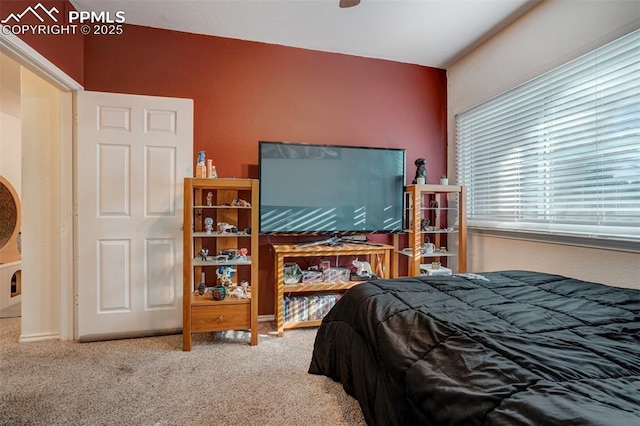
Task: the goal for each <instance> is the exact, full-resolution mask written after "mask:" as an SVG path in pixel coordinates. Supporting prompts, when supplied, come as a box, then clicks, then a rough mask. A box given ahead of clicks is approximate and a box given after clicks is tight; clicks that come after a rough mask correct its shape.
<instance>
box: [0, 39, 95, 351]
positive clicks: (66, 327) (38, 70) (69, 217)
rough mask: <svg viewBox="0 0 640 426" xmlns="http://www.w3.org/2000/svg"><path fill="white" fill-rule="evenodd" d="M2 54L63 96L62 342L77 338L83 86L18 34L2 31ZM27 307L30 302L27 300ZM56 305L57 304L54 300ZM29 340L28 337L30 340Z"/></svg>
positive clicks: (58, 235) (61, 124)
mask: <svg viewBox="0 0 640 426" xmlns="http://www.w3.org/2000/svg"><path fill="white" fill-rule="evenodd" d="M0 51H2V52H3V53H5V54H7V55H8V56H10V57H11V58H13V59H14V60H16V62H18V63H19V64H20V65H22V66H24V67H25V68H27V69H29V70H30V71H32V72H34V73H35V74H37V75H39V76H40V77H42V78H43V79H45V80H46V81H48V82H50V83H51V84H53V85H54V86H55V87H57V88H58V89H59V90H60V91H61V93H60V95H61V96H60V117H59V120H60V126H59V128H60V175H59V185H60V199H59V200H58V201H59V206H60V215H59V217H60V223H59V228H58V229H52V230H51V232H52V233H55V234H57V238H59V241H60V265H59V266H60V267H59V269H58V271H59V276H58V277H54V279H57V280H59V282H60V298H59V300H58V303H59V304H60V332H59V338H60V339H61V340H72V339H74V337H75V336H74V317H75V303H74V299H75V277H74V268H73V263H74V251H73V250H74V248H73V239H74V234H73V227H74V226H73V191H72V188H73V186H72V185H73V136H72V135H73V109H72V97H71V92H75V91H78V90H82V89H83V87H82V85H81V84H79V83H78V82H76V81H75V80H74V79H72V78H71V77H70V76H69V75H67V74H66V73H65V72H63V71H62V70H61V69H60V68H58V67H57V66H56V65H54V64H53V63H52V62H51V61H49V60H48V59H47V58H45V57H44V56H42V55H41V54H40V53H38V52H37V51H36V50H35V49H33V48H32V47H31V46H29V45H28V44H27V43H25V42H24V41H22V40H21V39H20V38H18V37H17V36H15V35H14V34H5V33H4V32H3V31H0ZM22 303H23V304H25V303H29V302H28V301H26V300H23V302H22ZM51 303H56V301H51ZM23 337H25V339H22V340H21V341H34V340H46V339H48V338H50V336H45V337H43V338H41V339H39V338H37V336H31V337H28V336H23ZM27 337H28V338H27Z"/></svg>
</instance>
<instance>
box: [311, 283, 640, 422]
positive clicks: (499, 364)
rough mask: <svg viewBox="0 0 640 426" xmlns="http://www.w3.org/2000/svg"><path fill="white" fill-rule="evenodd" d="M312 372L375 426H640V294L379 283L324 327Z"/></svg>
mask: <svg viewBox="0 0 640 426" xmlns="http://www.w3.org/2000/svg"><path fill="white" fill-rule="evenodd" d="M309 372H310V373H312V374H323V375H326V376H328V377H331V378H332V379H334V380H336V381H339V382H341V383H342V384H343V386H344V389H345V391H346V392H347V393H348V394H350V395H352V396H354V397H355V398H357V399H358V401H359V403H360V406H361V408H362V411H363V413H364V417H365V419H366V421H367V423H368V424H370V425H393V424H396V425H413V424H421V425H430V424H433V425H439V424H442V425H480V424H486V425H522V424H527V425H541V424H562V425H640V291H638V290H630V289H622V288H615V287H608V286H604V285H600V284H594V283H589V282H584V281H579V280H575V279H569V278H565V277H561V276H557V275H549V274H541V273H535V272H525V271H503V272H492V273H484V274H482V275H473V274H467V275H454V276H450V277H420V278H401V279H395V280H393V279H392V280H377V281H371V282H369V283H364V284H361V285H359V286H357V287H354V288H352V289H351V290H349V291H348V292H347V293H346V294H345V295H344V296H343V297H342V299H341V300H340V301H339V302H338V303H337V304H336V306H335V307H334V308H333V309H332V310H331V311H330V312H329V314H328V315H327V316H326V317H325V318H324V320H323V322H322V325H321V326H320V327H319V329H318V334H317V337H316V341H315V346H314V350H313V356H312V360H311V365H310V367H309Z"/></svg>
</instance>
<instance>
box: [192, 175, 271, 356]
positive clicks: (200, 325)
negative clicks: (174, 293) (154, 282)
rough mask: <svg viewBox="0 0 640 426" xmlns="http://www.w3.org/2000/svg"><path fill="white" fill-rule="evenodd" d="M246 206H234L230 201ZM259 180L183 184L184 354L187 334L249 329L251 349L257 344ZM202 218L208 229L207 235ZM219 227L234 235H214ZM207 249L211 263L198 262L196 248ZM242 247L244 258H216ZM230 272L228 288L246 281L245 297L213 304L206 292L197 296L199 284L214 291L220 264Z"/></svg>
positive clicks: (195, 180)
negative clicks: (209, 221)
mask: <svg viewBox="0 0 640 426" xmlns="http://www.w3.org/2000/svg"><path fill="white" fill-rule="evenodd" d="M238 199H240V200H244V201H246V202H248V203H249V204H250V206H246V205H235V204H237V203H234V200H238ZM258 202H259V196H258V181H257V180H254V179H201V178H185V180H184V240H183V244H184V269H183V334H182V336H183V350H185V351H190V350H191V346H192V336H191V335H192V333H202V332H213V331H224V330H251V339H250V344H251V345H257V344H258V251H259V248H258V235H257V230H258ZM205 218H211V219H212V221H213V229H212V230H211V232H207V231H206V228H205V223H204V221H205ZM218 223H228V224H230V225H234V226H236V229H234V230H233V232H219V230H218V228H217V224H218ZM203 248H206V249H208V250H209V256H211V260H203V259H202V258H201V256H199V253H200V250H201V249H203ZM241 248H244V249H247V253H246V255H245V256H242V257H239V258H235V259H231V260H220V261H218V260H216V259H217V255H218V253H219V252H220V251H230V250H239V249H241ZM224 265H230V266H233V268H235V274H234V276H233V278H232V280H233V285H238V284H239V283H240V282H241V280H246V281H248V282H249V285H250V287H249V288H250V290H251V291H250V292H249V295H250V296H249V298H235V297H232V296H231V295H230V294H229V293H227V296H226V297H225V299H224V300H220V301H216V300H213V299H212V298H211V296H210V294H209V293H205V295H204V296H201V295H200V293H199V291H198V286H199V284H200V283H201V280H202V276H203V273H204V276H205V285H206V286H207V287H214V286H216V285H217V284H219V282H217V275H216V271H217V269H218V268H219V267H220V266H224Z"/></svg>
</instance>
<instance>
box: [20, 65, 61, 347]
mask: <svg viewBox="0 0 640 426" xmlns="http://www.w3.org/2000/svg"><path fill="white" fill-rule="evenodd" d="M21 76H22V85H21V92H22V152H23V157H24V158H23V163H22V164H23V167H22V254H23V256H22V267H23V271H22V295H23V297H22V332H21V335H20V341H21V342H26V341H34V340H44V339H59V338H60V330H61V324H60V318H61V312H60V309H61V303H60V300H61V296H60V294H61V283H60V275H61V273H60V265H61V250H60V247H61V242H60V238H61V232H60V209H61V206H60V184H59V182H60V124H59V121H60V119H59V115H60V95H59V90H58V89H57V88H55V87H53V86H52V85H51V84H49V83H47V82H46V81H44V80H43V79H42V78H40V77H38V76H36V75H35V74H33V73H32V72H30V71H28V70H27V69H26V68H22V70H21Z"/></svg>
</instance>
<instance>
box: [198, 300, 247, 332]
mask: <svg viewBox="0 0 640 426" xmlns="http://www.w3.org/2000/svg"><path fill="white" fill-rule="evenodd" d="M248 328H251V305H250V304H248V303H245V304H238V305H227V306H193V307H192V308H191V332H192V333H199V332H203V331H223V330H243V329H248Z"/></svg>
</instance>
